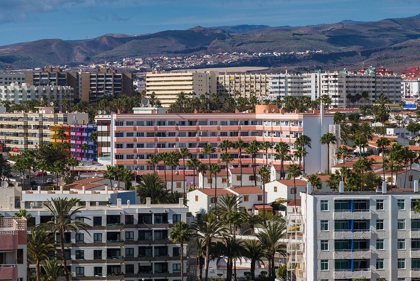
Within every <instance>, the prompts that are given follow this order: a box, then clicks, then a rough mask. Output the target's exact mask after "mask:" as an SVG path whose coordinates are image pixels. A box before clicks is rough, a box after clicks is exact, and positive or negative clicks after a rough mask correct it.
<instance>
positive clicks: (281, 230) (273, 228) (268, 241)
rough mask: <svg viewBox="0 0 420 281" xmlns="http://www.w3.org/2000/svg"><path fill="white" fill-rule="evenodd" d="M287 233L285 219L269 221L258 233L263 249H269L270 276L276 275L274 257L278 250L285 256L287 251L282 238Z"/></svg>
mask: <svg viewBox="0 0 420 281" xmlns="http://www.w3.org/2000/svg"><path fill="white" fill-rule="evenodd" d="M285 234H286V223H285V221H284V220H283V219H280V220H275V221H268V222H267V225H265V226H263V227H262V229H261V231H260V232H258V233H257V235H256V236H257V238H258V240H259V241H260V242H261V244H262V245H263V249H265V250H266V251H267V257H268V260H269V276H270V277H274V276H276V273H275V267H274V259H275V255H276V252H279V253H280V254H281V255H283V256H285V255H286V251H285V250H284V248H285V247H284V244H283V243H282V242H281V239H282V238H284V236H285Z"/></svg>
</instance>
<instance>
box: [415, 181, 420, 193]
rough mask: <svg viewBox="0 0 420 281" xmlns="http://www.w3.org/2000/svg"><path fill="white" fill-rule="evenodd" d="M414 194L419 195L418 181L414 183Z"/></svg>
mask: <svg viewBox="0 0 420 281" xmlns="http://www.w3.org/2000/svg"><path fill="white" fill-rule="evenodd" d="M414 193H419V181H417V180H415V181H414Z"/></svg>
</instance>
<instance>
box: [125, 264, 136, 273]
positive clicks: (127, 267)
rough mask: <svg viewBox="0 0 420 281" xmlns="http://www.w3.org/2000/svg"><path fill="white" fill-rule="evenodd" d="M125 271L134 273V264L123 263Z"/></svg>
mask: <svg viewBox="0 0 420 281" xmlns="http://www.w3.org/2000/svg"><path fill="white" fill-rule="evenodd" d="M125 273H128V274H133V273H134V264H126V265H125Z"/></svg>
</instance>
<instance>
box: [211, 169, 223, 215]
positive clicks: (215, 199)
mask: <svg viewBox="0 0 420 281" xmlns="http://www.w3.org/2000/svg"><path fill="white" fill-rule="evenodd" d="M220 171H221V169H220V166H219V165H218V164H211V166H210V168H209V174H210V178H211V175H214V207H215V208H216V206H217V174H218V173H220Z"/></svg>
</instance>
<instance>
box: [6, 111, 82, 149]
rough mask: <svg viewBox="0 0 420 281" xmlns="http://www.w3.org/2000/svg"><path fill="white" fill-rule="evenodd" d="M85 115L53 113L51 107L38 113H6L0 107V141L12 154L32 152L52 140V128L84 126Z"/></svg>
mask: <svg viewBox="0 0 420 281" xmlns="http://www.w3.org/2000/svg"><path fill="white" fill-rule="evenodd" d="M88 120H89V119H88V114H87V113H61V112H60V113H55V112H54V108H53V107H41V108H39V109H38V112H31V111H30V112H6V109H5V108H4V107H0V140H1V141H2V142H3V143H4V144H5V145H6V146H8V147H9V148H10V149H11V150H12V151H13V152H22V151H25V150H28V149H31V150H34V149H36V147H37V146H39V145H42V144H48V143H50V142H51V141H53V142H55V141H60V140H56V139H55V138H54V134H55V131H54V130H53V128H54V127H56V126H60V125H69V124H86V123H87V122H88Z"/></svg>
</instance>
